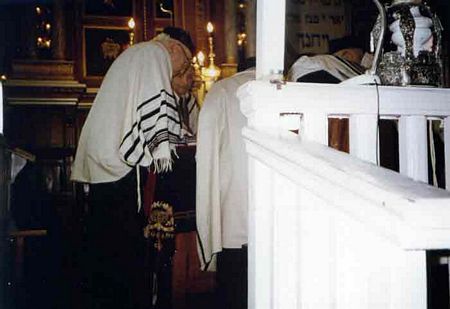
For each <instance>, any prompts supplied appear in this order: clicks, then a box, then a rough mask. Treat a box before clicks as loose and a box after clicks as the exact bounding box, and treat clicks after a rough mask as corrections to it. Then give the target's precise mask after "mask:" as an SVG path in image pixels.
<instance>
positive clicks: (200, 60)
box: [197, 51, 205, 67]
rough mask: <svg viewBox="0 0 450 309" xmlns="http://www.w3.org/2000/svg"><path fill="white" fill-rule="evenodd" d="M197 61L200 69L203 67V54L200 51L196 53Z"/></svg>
mask: <svg viewBox="0 0 450 309" xmlns="http://www.w3.org/2000/svg"><path fill="white" fill-rule="evenodd" d="M197 60H198V64H199V65H200V66H201V67H202V66H204V65H205V54H204V53H203V52H202V51H199V52H198V53H197Z"/></svg>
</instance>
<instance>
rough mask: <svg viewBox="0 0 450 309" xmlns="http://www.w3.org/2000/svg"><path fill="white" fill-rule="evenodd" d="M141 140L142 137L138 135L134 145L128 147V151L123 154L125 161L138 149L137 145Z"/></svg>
mask: <svg viewBox="0 0 450 309" xmlns="http://www.w3.org/2000/svg"><path fill="white" fill-rule="evenodd" d="M140 141H141V139H140V137H139V135H138V136H137V138H136V139H135V140H134V142H133V145H131V147H130V148H129V149H128V151H127V152H126V153H125V155H124V156H123V157H124V159H125V161H128V158H129V157H130V156H131V154H132V153H133V152H134V150H135V149H136V147H137V145H138V144H139V142H140Z"/></svg>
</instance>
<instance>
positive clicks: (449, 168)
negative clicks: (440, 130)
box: [444, 117, 450, 190]
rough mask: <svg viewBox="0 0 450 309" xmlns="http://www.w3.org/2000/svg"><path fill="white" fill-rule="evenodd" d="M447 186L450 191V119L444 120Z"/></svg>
mask: <svg viewBox="0 0 450 309" xmlns="http://www.w3.org/2000/svg"><path fill="white" fill-rule="evenodd" d="M444 145H445V186H446V188H447V190H450V117H447V118H445V119H444Z"/></svg>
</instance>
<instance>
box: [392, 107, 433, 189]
mask: <svg viewBox="0 0 450 309" xmlns="http://www.w3.org/2000/svg"><path fill="white" fill-rule="evenodd" d="M399 144H400V145H399V146H400V149H399V155H400V173H401V174H403V175H406V176H408V177H411V178H412V179H414V180H418V181H423V182H427V183H428V149H427V119H426V118H425V117H424V116H403V117H400V120H399Z"/></svg>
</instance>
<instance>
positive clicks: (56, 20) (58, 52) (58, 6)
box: [52, 0, 66, 60]
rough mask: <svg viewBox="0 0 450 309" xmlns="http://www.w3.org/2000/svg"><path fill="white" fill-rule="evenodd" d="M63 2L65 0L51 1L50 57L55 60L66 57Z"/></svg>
mask: <svg viewBox="0 0 450 309" xmlns="http://www.w3.org/2000/svg"><path fill="white" fill-rule="evenodd" d="M65 3H66V1H65V0H54V1H53V25H52V26H53V29H52V57H53V59H55V60H63V59H65V58H66V27H65V18H64V5H65Z"/></svg>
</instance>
